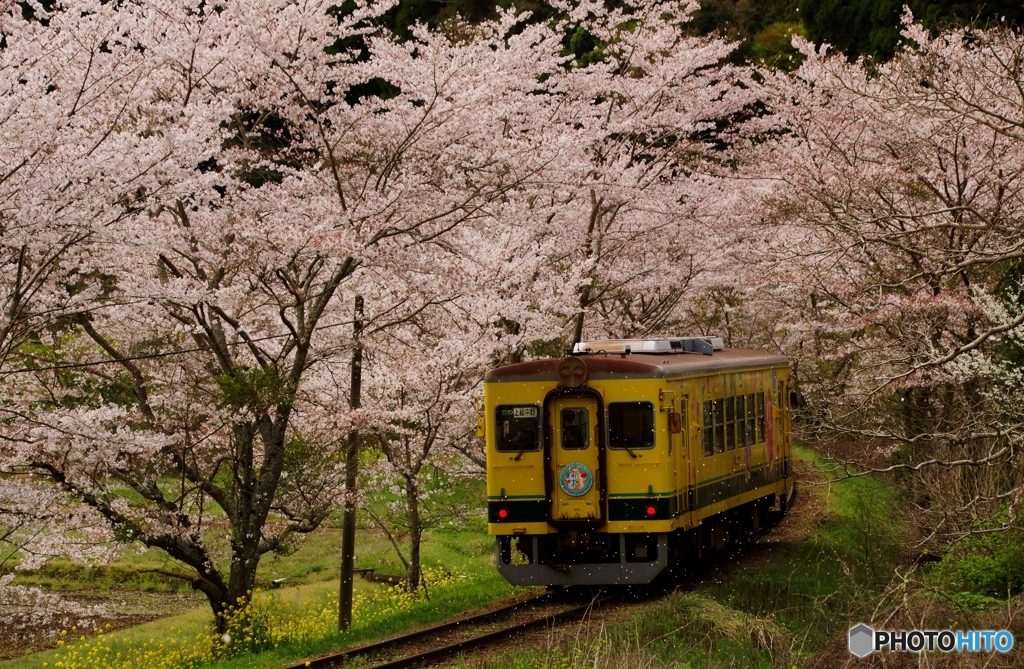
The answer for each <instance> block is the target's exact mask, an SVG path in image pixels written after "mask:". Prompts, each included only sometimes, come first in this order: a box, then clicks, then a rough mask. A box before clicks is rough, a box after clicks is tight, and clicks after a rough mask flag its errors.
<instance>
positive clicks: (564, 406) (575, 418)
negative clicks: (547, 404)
mask: <svg viewBox="0 0 1024 669" xmlns="http://www.w3.org/2000/svg"><path fill="white" fill-rule="evenodd" d="M597 418H598V417H597V401H596V400H594V399H592V398H590V397H560V398H556V399H554V400H553V401H552V402H551V410H550V411H549V413H548V421H549V424H550V429H551V432H550V434H551V441H550V442H549V448H550V449H551V452H550V454H549V456H550V457H549V464H548V466H549V467H550V471H549V474H550V476H551V480H552V481H554V485H553V486H552V494H551V510H550V516H549V517H550V519H551V520H552V521H555V522H558V521H582V522H587V521H590V522H597V521H600V520H601V519H602V516H603V514H602V509H601V476H603V472H602V471H601V458H600V453H601V439H600V437H601V435H600V433H599V431H598V420H597Z"/></svg>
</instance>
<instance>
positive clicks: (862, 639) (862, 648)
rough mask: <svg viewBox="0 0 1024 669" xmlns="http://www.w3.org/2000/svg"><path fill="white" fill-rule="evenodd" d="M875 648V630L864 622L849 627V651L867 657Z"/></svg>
mask: <svg viewBox="0 0 1024 669" xmlns="http://www.w3.org/2000/svg"><path fill="white" fill-rule="evenodd" d="M874 650H875V630H873V629H871V628H870V627H868V626H867V625H865V624H864V623H858V624H857V625H855V626H854V627H851V628H850V652H851V653H853V654H854V655H856V656H857V657H867V656H868V655H870V654H871V653H872V652H873V651H874Z"/></svg>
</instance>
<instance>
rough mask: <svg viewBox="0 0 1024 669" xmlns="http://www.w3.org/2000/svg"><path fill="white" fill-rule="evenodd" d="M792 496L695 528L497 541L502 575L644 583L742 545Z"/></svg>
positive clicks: (573, 532)
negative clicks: (670, 570) (708, 556)
mask: <svg viewBox="0 0 1024 669" xmlns="http://www.w3.org/2000/svg"><path fill="white" fill-rule="evenodd" d="M794 493H795V489H794V492H791V493H790V494H789V496H788V497H787V496H785V495H769V496H767V497H762V498H761V499H758V500H754V501H753V502H749V503H747V504H744V505H742V506H738V507H736V508H733V509H729V510H728V511H725V512H723V513H720V514H716V515H714V516H711V517H709V518H705V519H704V521H703V523H702V524H701V525H700V526H698V527H695V528H693V529H690V530H677V531H674V532H662V533H640V532H630V533H609V532H602V531H598V530H592V529H585V528H583V529H563V530H561V531H559V532H557V533H551V534H546V535H537V534H533V535H504V536H499V537H497V561H498V571H499V572H500V573H501V574H502V576H504V577H505V578H506V579H508V581H509V582H510V583H512V584H513V585H547V586H573V585H643V584H647V583H650V582H652V581H653V580H654V579H655V578H657V576H658V575H659V574H661V573H662V572H664V571H665V570H666V569H669V568H677V567H683V566H686V565H687V564H691V563H696V562H698V561H700V560H701V559H703V558H704V557H706V556H707V555H708V554H710V553H713V552H715V551H719V550H722V549H725V548H727V547H729V546H736V545H741V544H743V543H744V542H746V541H747V539H748V538H749V537H750V536H751V535H752V534H753V533H754V532H756V531H758V530H759V529H760V528H762V527H769V526H771V525H774V524H776V523H778V522H779V521H780V520H781V519H782V518H783V517H784V516H785V514H786V511H787V509H788V506H789V504H790V503H791V502H792V497H793V494H794Z"/></svg>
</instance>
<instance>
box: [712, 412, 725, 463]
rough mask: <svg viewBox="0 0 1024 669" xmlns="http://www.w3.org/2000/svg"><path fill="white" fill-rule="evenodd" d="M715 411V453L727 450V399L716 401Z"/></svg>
mask: <svg viewBox="0 0 1024 669" xmlns="http://www.w3.org/2000/svg"><path fill="white" fill-rule="evenodd" d="M714 413H715V453H723V452H724V451H725V401H724V400H715V401H714Z"/></svg>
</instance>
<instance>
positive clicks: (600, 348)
mask: <svg viewBox="0 0 1024 669" xmlns="http://www.w3.org/2000/svg"><path fill="white" fill-rule="evenodd" d="M723 348H725V342H723V341H722V338H721V337H672V338H670V339H603V340H598V341H581V342H579V343H577V344H575V345H573V347H572V354H573V355H592V354H595V353H609V354H610V353H618V354H620V355H629V354H631V353H655V354H659V355H663V354H665V353H703V354H704V355H711V354H712V353H713V352H715V351H721V350H722V349H723Z"/></svg>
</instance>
